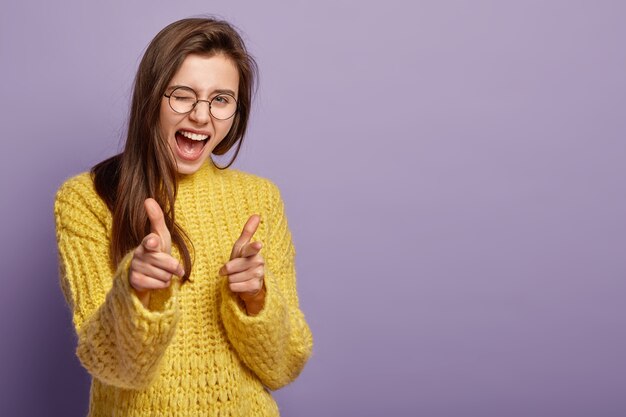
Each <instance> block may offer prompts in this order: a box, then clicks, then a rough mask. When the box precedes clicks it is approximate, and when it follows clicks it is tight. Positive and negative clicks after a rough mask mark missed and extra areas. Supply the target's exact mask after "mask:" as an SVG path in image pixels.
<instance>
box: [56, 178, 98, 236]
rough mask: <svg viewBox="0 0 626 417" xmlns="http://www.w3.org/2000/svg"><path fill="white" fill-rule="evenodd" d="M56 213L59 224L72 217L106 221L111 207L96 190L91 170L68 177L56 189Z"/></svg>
mask: <svg viewBox="0 0 626 417" xmlns="http://www.w3.org/2000/svg"><path fill="white" fill-rule="evenodd" d="M54 215H55V218H56V220H57V224H58V223H60V222H65V221H66V220H70V219H75V220H78V219H82V220H96V219H97V220H98V221H99V222H101V223H105V219H106V218H107V217H110V213H109V209H108V208H107V206H106V204H105V202H104V201H103V200H102V199H101V198H100V196H99V195H98V193H97V192H96V189H95V186H94V183H93V178H92V176H91V173H90V172H88V171H87V172H82V173H80V174H77V175H74V176H72V177H70V178H67V179H66V180H65V181H63V183H62V184H61V186H59V188H58V189H57V191H56V194H55V197H54Z"/></svg>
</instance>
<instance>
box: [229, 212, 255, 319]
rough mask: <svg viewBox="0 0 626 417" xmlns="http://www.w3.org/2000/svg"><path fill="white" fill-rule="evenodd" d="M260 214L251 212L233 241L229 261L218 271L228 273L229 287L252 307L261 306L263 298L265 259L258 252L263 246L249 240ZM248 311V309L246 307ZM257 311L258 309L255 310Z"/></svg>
mask: <svg viewBox="0 0 626 417" xmlns="http://www.w3.org/2000/svg"><path fill="white" fill-rule="evenodd" d="M260 221H261V218H260V216H258V215H256V214H253V215H252V216H250V218H249V219H248V221H247V222H246V225H245V226H244V227H243V231H242V232H241V236H239V239H237V240H236V241H235V244H234V245H233V250H232V252H231V254H230V261H228V262H227V263H225V264H224V266H222V268H221V269H220V271H219V274H220V275H228V282H229V288H230V290H231V291H232V292H234V293H236V294H237V295H239V298H241V299H242V300H243V301H244V302H245V303H246V306H248V307H251V306H252V305H253V304H254V309H255V310H257V309H258V310H259V311H260V309H261V308H262V303H263V300H264V299H265V288H264V282H263V281H264V278H265V269H264V268H265V260H264V259H263V256H261V255H260V254H259V251H260V250H261V248H262V247H263V244H262V243H261V242H250V239H252V236H253V235H254V233H255V232H256V230H257V228H258V227H259V223H260ZM248 312H249V313H250V309H248ZM257 312H258V311H257Z"/></svg>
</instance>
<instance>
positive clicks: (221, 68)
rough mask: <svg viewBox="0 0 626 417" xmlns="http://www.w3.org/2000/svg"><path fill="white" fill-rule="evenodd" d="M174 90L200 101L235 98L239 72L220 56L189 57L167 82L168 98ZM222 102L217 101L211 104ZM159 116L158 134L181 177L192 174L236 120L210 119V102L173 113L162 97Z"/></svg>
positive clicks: (166, 99) (229, 61)
mask: <svg viewBox="0 0 626 417" xmlns="http://www.w3.org/2000/svg"><path fill="white" fill-rule="evenodd" d="M176 87H188V88H191V89H193V90H194V91H195V92H196V94H197V96H198V99H200V100H207V101H210V100H212V99H213V98H214V97H215V96H217V95H220V94H223V93H225V92H228V91H230V92H232V95H233V96H234V97H238V93H239V91H238V87H239V72H238V71H237V67H236V66H235V64H234V63H233V62H232V61H231V60H230V59H229V58H227V57H226V56H224V55H222V54H217V55H213V56H209V57H207V56H205V55H188V56H187V57H186V58H185V60H184V61H183V63H182V65H181V66H180V68H179V69H178V72H176V74H174V76H173V77H172V79H171V80H170V82H169V84H168V87H167V88H166V90H165V94H167V95H168V96H169V95H170V94H171V93H172V91H173V90H174V89H175V88H176ZM179 91H180V90H179ZM173 99H174V98H173ZM179 99H180V98H179ZM221 100H222V99H217V100H216V102H214V104H213V105H214V106H215V105H216V104H218V102H221ZM159 114H160V127H161V135H162V137H163V138H166V139H167V143H168V145H169V147H170V149H171V151H172V154H173V156H174V159H175V160H176V164H177V166H178V173H179V174H184V175H187V174H193V173H194V172H196V171H197V170H198V169H199V168H200V167H201V166H202V165H203V164H204V163H205V162H206V160H207V158H208V157H209V156H210V155H211V152H212V151H213V149H215V147H216V146H217V145H218V144H219V143H220V142H221V141H222V139H224V137H225V136H226V135H227V134H228V131H229V130H230V128H231V127H232V125H233V122H234V120H235V117H236V116H233V117H231V118H229V119H226V120H219V119H216V118H214V117H212V116H211V113H210V112H209V103H207V102H205V101H199V102H198V104H197V105H196V106H195V108H194V109H193V110H192V111H191V112H189V113H187V114H180V113H176V112H175V111H174V110H172V108H171V107H170V105H169V102H168V98H167V97H165V96H164V97H163V98H162V99H161V110H160V113H159Z"/></svg>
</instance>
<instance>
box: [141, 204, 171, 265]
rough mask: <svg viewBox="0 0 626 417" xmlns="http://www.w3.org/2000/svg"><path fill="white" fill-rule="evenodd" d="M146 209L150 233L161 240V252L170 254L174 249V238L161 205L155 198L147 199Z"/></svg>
mask: <svg viewBox="0 0 626 417" xmlns="http://www.w3.org/2000/svg"><path fill="white" fill-rule="evenodd" d="M144 208H145V209H146V213H147V214H148V219H149V220H150V232H152V233H154V234H156V235H157V236H158V237H159V238H160V240H161V245H162V247H161V250H163V251H164V252H167V253H170V252H171V248H172V237H171V235H170V231H169V230H168V228H167V225H166V224H165V215H164V214H163V210H162V209H161V206H159V203H157V202H156V200H155V199H153V198H146V200H145V201H144Z"/></svg>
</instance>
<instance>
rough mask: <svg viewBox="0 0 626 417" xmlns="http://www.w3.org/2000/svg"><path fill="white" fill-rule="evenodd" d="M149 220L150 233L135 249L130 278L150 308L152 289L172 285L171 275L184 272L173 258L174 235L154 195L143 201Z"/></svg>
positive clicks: (140, 296) (132, 284)
mask: <svg viewBox="0 0 626 417" xmlns="http://www.w3.org/2000/svg"><path fill="white" fill-rule="evenodd" d="M144 208H145V209H146V213H147V214H148V219H149V220H150V233H149V234H148V235H147V236H146V237H144V238H143V240H142V242H141V244H140V245H139V246H137V248H135V251H134V253H133V259H132V261H131V262H130V272H129V281H130V285H131V287H132V288H133V289H134V290H135V292H136V293H137V296H138V297H139V299H140V300H141V302H142V303H143V305H144V306H145V307H146V308H147V307H148V302H149V300H150V291H151V290H154V289H161V288H167V287H169V286H170V283H171V279H172V274H176V275H178V276H183V275H185V271H184V270H183V267H182V265H181V264H180V262H179V261H178V260H177V259H175V258H174V257H172V255H171V251H172V238H171V235H170V231H169V230H168V229H167V226H166V225H165V219H164V216H163V210H161V207H160V206H159V204H158V203H157V202H156V201H155V200H154V199H152V198H147V199H146V201H144Z"/></svg>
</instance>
